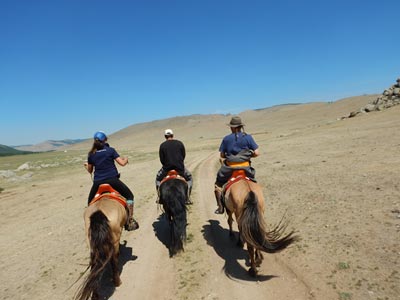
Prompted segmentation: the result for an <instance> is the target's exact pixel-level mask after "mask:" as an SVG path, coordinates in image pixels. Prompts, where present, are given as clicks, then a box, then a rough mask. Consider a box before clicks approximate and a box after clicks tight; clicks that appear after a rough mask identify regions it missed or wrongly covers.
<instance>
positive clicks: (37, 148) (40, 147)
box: [13, 139, 85, 152]
mask: <svg viewBox="0 0 400 300" xmlns="http://www.w3.org/2000/svg"><path fill="white" fill-rule="evenodd" d="M82 141H85V139H74V140H71V139H67V140H59V141H55V140H49V141H45V142H42V143H39V144H35V145H22V146H14V147H13V148H14V149H17V150H21V151H32V152H47V151H56V150H59V149H60V148H61V147H64V146H70V145H73V144H77V143H80V142H82Z"/></svg>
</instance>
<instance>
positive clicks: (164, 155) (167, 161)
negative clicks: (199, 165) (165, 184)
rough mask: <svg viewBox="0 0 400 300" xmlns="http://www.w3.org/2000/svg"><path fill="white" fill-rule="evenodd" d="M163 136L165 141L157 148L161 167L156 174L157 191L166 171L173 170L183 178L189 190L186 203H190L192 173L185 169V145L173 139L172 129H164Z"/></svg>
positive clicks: (166, 173)
mask: <svg viewBox="0 0 400 300" xmlns="http://www.w3.org/2000/svg"><path fill="white" fill-rule="evenodd" d="M164 137H165V141H164V142H162V143H161V144H160V148H159V157H160V162H161V164H162V167H161V169H160V170H159V171H158V173H157V176H156V188H157V192H158V191H159V188H160V184H161V181H162V180H163V179H164V177H165V176H167V175H168V171H171V170H175V171H177V172H178V174H179V175H180V176H182V177H183V178H185V180H186V182H187V184H188V191H189V195H188V201H187V203H186V204H192V202H191V200H190V193H191V191H192V185H193V180H192V174H191V173H190V172H189V170H188V169H186V167H185V163H184V161H185V157H186V150H185V145H184V144H183V143H182V142H181V141H179V140H177V139H174V132H173V131H172V129H166V130H165V131H164Z"/></svg>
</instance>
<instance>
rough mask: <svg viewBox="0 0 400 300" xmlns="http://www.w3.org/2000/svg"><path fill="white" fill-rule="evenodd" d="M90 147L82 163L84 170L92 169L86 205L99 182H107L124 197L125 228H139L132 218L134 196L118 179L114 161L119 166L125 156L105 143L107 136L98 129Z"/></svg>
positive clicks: (124, 160)
mask: <svg viewBox="0 0 400 300" xmlns="http://www.w3.org/2000/svg"><path fill="white" fill-rule="evenodd" d="M93 139H94V142H93V146H92V149H91V150H90V151H89V153H88V160H87V162H86V163H85V164H84V166H85V168H86V170H87V171H88V172H89V173H90V174H92V173H93V171H94V179H93V185H92V188H91V190H90V193H89V197H88V205H89V203H90V202H91V201H92V200H93V198H94V196H95V195H96V192H97V190H98V188H99V186H100V185H101V184H104V183H108V184H109V185H111V186H112V187H113V188H114V189H115V190H117V191H118V192H119V193H120V194H121V195H122V196H123V197H124V198H125V199H126V202H127V205H128V213H129V216H128V219H127V223H126V225H125V229H126V230H128V231H131V230H135V229H138V228H139V224H138V222H137V221H136V220H135V219H134V218H133V210H134V196H133V193H132V191H131V190H130V189H129V188H128V187H127V186H126V185H125V183H123V182H122V181H121V180H120V179H119V174H118V170H117V168H116V166H115V163H114V161H116V162H117V163H118V164H119V165H120V166H125V165H126V164H128V158H127V157H121V156H120V155H119V154H118V152H117V151H116V150H115V149H114V148H112V147H110V145H109V144H108V143H107V136H106V134H105V133H104V132H102V131H98V132H96V133H95V134H94V136H93Z"/></svg>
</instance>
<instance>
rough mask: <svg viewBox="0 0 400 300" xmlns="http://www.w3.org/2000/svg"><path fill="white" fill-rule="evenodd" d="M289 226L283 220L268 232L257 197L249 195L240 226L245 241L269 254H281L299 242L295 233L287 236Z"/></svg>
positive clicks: (253, 194)
mask: <svg viewBox="0 0 400 300" xmlns="http://www.w3.org/2000/svg"><path fill="white" fill-rule="evenodd" d="M287 226H288V223H287V222H284V220H283V218H282V220H281V221H280V222H279V223H278V224H277V225H275V226H274V227H273V229H272V230H270V231H268V230H267V225H266V223H265V220H264V216H263V213H262V212H260V210H259V207H258V199H257V195H256V194H255V193H254V192H253V191H250V192H249V193H248V195H247V197H246V199H245V201H244V209H243V213H242V216H241V218H240V224H239V227H240V228H239V229H240V230H239V231H240V234H241V238H242V240H243V241H245V242H246V243H248V244H249V245H251V246H253V247H254V248H256V249H258V250H261V251H264V252H267V253H275V252H279V251H281V250H283V249H285V248H286V247H287V246H289V245H290V244H292V243H294V242H295V241H297V240H298V237H297V236H295V235H294V231H290V232H289V233H286V234H285V231H286V228H287Z"/></svg>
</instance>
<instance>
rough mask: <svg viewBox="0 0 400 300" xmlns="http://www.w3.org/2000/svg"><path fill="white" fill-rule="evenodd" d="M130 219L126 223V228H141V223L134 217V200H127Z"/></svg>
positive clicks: (129, 229)
mask: <svg viewBox="0 0 400 300" xmlns="http://www.w3.org/2000/svg"><path fill="white" fill-rule="evenodd" d="M126 202H127V204H128V219H127V221H126V224H125V230H128V231H132V230H136V229H138V228H139V223H138V222H137V221H136V220H135V219H134V218H133V200H127V201H126Z"/></svg>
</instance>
